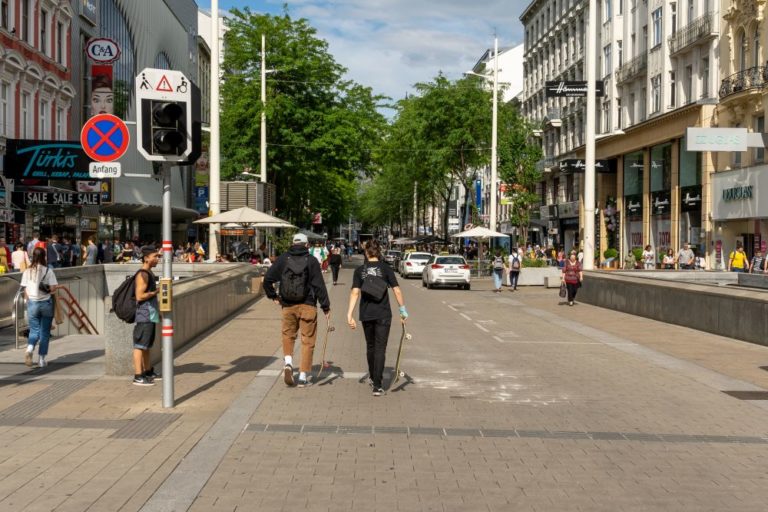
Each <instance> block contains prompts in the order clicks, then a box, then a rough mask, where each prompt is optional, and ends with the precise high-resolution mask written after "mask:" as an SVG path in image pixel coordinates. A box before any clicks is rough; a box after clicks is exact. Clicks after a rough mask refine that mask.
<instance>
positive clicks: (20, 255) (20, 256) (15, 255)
mask: <svg viewBox="0 0 768 512" xmlns="http://www.w3.org/2000/svg"><path fill="white" fill-rule="evenodd" d="M24 262H26V263H27V266H29V255H28V254H27V251H25V250H20V251H13V252H12V253H11V263H12V264H13V268H15V269H16V270H21V264H22V263H24Z"/></svg>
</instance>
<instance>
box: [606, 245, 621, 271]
mask: <svg viewBox="0 0 768 512" xmlns="http://www.w3.org/2000/svg"><path fill="white" fill-rule="evenodd" d="M618 257H619V251H617V250H616V249H614V248H613V247H609V248H607V249H606V250H604V251H603V258H605V263H606V266H607V267H608V268H619V262H618V260H617V258H618Z"/></svg>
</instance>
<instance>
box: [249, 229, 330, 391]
mask: <svg viewBox="0 0 768 512" xmlns="http://www.w3.org/2000/svg"><path fill="white" fill-rule="evenodd" d="M308 247H309V242H308V240H307V236H306V235H304V234H301V233H297V234H296V235H294V237H293V245H291V248H290V249H288V252H286V253H285V254H282V255H281V256H280V257H279V258H277V261H275V262H274V263H273V264H272V266H271V267H269V270H268V271H267V275H266V276H264V292H265V293H266V295H267V297H269V298H270V299H272V300H273V301H274V302H275V303H276V304H280V306H282V315H283V355H284V356H285V367H284V368H283V380H284V381H285V383H286V384H287V385H289V386H293V385H294V379H293V349H294V345H295V343H296V334H297V333H298V332H299V330H301V365H300V367H299V380H298V386H299V387H304V386H306V385H307V375H308V374H309V373H310V372H311V371H312V356H313V354H314V351H315V339H316V338H317V306H316V304H317V303H318V302H319V303H320V307H321V308H322V310H323V313H325V317H326V318H330V316H331V302H330V300H329V298H328V290H327V289H326V288H325V281H324V280H323V274H322V271H321V269H320V264H319V263H318V261H317V259H315V258H314V257H312V256H310V254H309V250H308ZM278 281H279V282H280V295H279V296H278V294H277V291H276V290H275V283H277V282H278Z"/></svg>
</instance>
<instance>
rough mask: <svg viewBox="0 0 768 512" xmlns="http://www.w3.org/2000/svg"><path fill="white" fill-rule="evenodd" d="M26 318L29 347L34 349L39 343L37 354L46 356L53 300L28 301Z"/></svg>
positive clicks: (51, 321)
mask: <svg viewBox="0 0 768 512" xmlns="http://www.w3.org/2000/svg"><path fill="white" fill-rule="evenodd" d="M27 317H28V318H29V345H32V346H33V347H34V346H35V345H37V342H38V341H40V348H39V349H38V351H37V353H38V354H40V355H41V356H45V355H48V342H49V341H50V339H51V324H52V323H53V299H52V298H49V299H48V300H30V301H28V302H27Z"/></svg>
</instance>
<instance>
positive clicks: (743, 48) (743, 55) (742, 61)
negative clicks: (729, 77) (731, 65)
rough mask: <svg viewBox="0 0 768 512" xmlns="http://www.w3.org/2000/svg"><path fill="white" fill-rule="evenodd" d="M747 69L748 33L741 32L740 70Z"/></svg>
mask: <svg viewBox="0 0 768 512" xmlns="http://www.w3.org/2000/svg"><path fill="white" fill-rule="evenodd" d="M745 69H747V34H746V33H745V32H742V33H741V36H740V37H739V71H744V70H745Z"/></svg>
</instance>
